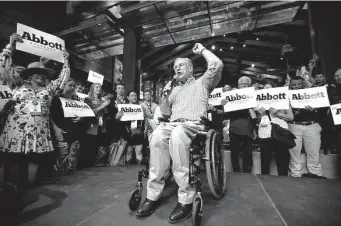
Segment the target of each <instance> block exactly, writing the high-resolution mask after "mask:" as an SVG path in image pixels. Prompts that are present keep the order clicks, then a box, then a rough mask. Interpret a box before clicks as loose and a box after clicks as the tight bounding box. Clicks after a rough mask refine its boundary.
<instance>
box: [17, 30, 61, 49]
mask: <svg viewBox="0 0 341 226" xmlns="http://www.w3.org/2000/svg"><path fill="white" fill-rule="evenodd" d="M21 38H23V39H26V40H29V41H31V42H35V43H39V44H42V45H45V46H49V47H51V48H56V49H58V50H62V51H63V46H62V44H60V43H58V42H55V43H53V42H49V41H47V40H45V39H44V37H43V36H40V37H37V36H36V35H35V34H31V35H30V33H28V32H25V31H24V34H23V35H22V36H21Z"/></svg>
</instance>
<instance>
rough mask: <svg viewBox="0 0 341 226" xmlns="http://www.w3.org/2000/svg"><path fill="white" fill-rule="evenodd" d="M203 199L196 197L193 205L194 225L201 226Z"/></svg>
mask: <svg viewBox="0 0 341 226" xmlns="http://www.w3.org/2000/svg"><path fill="white" fill-rule="evenodd" d="M201 205H202V203H201V199H195V201H194V202H193V207H192V225H193V226H201V217H202V208H201Z"/></svg>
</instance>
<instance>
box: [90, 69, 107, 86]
mask: <svg viewBox="0 0 341 226" xmlns="http://www.w3.org/2000/svg"><path fill="white" fill-rule="evenodd" d="M103 79H104V76H103V75H101V74H98V73H96V72H94V71H91V70H90V71H89V76H88V81H89V82H92V83H99V84H101V85H102V84H103Z"/></svg>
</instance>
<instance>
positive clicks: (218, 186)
mask: <svg viewBox="0 0 341 226" xmlns="http://www.w3.org/2000/svg"><path fill="white" fill-rule="evenodd" d="M205 157H206V163H205V168H206V175H207V181H208V185H209V188H210V191H211V193H212V195H213V197H214V198H215V199H220V198H221V197H222V196H223V195H224V192H225V189H226V171H225V161H224V151H223V150H222V147H221V139H220V137H219V134H218V133H217V132H215V131H214V130H209V131H208V133H207V138H206V147H205Z"/></svg>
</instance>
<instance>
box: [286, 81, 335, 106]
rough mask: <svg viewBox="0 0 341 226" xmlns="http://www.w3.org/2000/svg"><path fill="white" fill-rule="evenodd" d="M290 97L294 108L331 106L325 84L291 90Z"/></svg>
mask: <svg viewBox="0 0 341 226" xmlns="http://www.w3.org/2000/svg"><path fill="white" fill-rule="evenodd" d="M288 94H289V99H290V103H291V106H292V107H293V108H306V106H310V107H312V108H323V107H329V106H330V103H329V98H328V93H327V88H326V87H325V86H321V87H314V88H308V89H299V90H289V91H288Z"/></svg>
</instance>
